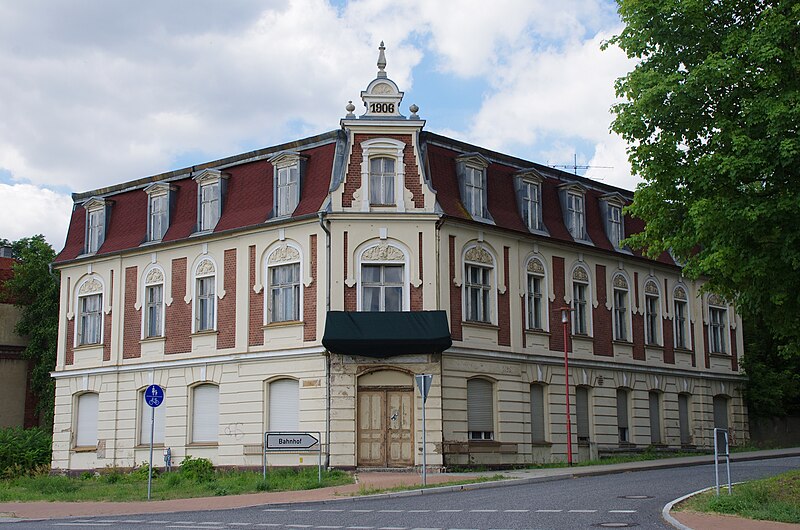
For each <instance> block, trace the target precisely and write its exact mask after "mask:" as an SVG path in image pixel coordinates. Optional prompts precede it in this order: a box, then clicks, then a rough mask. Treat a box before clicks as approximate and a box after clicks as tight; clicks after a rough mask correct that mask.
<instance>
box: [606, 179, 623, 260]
mask: <svg viewBox="0 0 800 530" xmlns="http://www.w3.org/2000/svg"><path fill="white" fill-rule="evenodd" d="M624 206H625V198H624V197H623V196H622V195H620V194H619V193H609V194H608V195H603V196H602V197H600V211H601V213H602V215H603V224H604V226H605V229H606V236H607V237H608V240H609V242H610V243H611V244H612V245H613V246H614V248H615V249H617V250H619V249H621V248H622V240H623V239H625V225H624V224H623V216H622V208H623V207H624Z"/></svg>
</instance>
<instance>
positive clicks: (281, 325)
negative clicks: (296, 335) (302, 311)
mask: <svg viewBox="0 0 800 530" xmlns="http://www.w3.org/2000/svg"><path fill="white" fill-rule="evenodd" d="M303 324H304V322H303V321H302V320H287V321H285V322H269V323H268V324H264V326H263V327H264V329H273V328H291V327H295V326H302V325H303Z"/></svg>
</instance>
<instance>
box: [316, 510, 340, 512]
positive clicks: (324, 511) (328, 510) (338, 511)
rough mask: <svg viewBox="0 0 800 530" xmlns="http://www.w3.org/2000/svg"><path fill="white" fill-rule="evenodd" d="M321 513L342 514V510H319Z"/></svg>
mask: <svg viewBox="0 0 800 530" xmlns="http://www.w3.org/2000/svg"><path fill="white" fill-rule="evenodd" d="M320 511H321V512H337V513H339V512H343V511H344V510H320Z"/></svg>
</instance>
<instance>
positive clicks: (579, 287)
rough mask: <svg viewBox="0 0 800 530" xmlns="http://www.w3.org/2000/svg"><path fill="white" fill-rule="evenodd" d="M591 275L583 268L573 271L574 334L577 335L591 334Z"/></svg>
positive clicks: (576, 268)
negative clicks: (588, 302)
mask: <svg viewBox="0 0 800 530" xmlns="http://www.w3.org/2000/svg"><path fill="white" fill-rule="evenodd" d="M588 296H589V273H588V272H586V269H584V268H583V267H581V266H578V267H575V270H574V271H572V308H573V309H574V310H575V312H574V314H573V318H572V333H573V334H575V335H588V334H589V307H588V304H587V301H588Z"/></svg>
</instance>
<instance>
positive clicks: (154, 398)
mask: <svg viewBox="0 0 800 530" xmlns="http://www.w3.org/2000/svg"><path fill="white" fill-rule="evenodd" d="M144 402H145V403H147V405H148V406H149V407H150V465H149V466H148V468H147V500H148V501H149V500H150V491H151V489H152V485H153V431H154V430H155V424H156V407H157V406H159V405H161V404H162V403H163V402H164V389H163V388H161V387H160V386H158V385H150V386H148V387H147V390H145V391H144Z"/></svg>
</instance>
